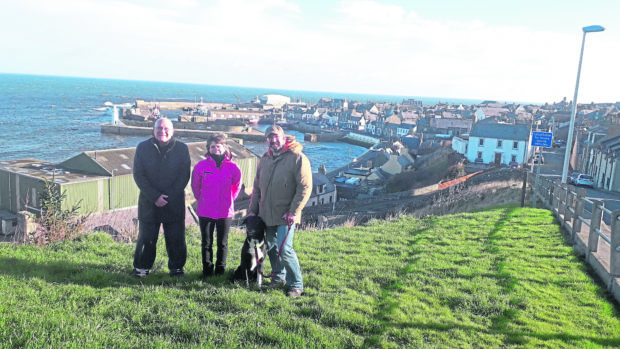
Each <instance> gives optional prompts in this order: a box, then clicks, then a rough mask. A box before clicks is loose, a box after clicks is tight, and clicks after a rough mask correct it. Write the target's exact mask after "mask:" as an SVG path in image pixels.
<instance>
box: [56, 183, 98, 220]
mask: <svg viewBox="0 0 620 349" xmlns="http://www.w3.org/2000/svg"><path fill="white" fill-rule="evenodd" d="M61 190H62V191H65V193H66V195H67V197H66V198H65V200H64V201H63V203H62V208H63V209H70V208H71V207H73V206H74V205H79V206H80V209H79V211H78V213H79V214H88V213H95V212H98V209H99V188H98V182H97V181H89V182H79V183H65V184H63V185H62V186H61ZM80 200H82V201H81V202H80Z"/></svg>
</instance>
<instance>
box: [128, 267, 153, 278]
mask: <svg viewBox="0 0 620 349" xmlns="http://www.w3.org/2000/svg"><path fill="white" fill-rule="evenodd" d="M147 275H149V270H148V269H137V268H134V269H133V271H132V272H131V277H132V278H134V279H144V278H145V277H146V276H147Z"/></svg>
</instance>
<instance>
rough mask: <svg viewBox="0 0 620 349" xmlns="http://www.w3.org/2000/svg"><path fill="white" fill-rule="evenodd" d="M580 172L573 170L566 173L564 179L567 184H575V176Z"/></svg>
mask: <svg viewBox="0 0 620 349" xmlns="http://www.w3.org/2000/svg"><path fill="white" fill-rule="evenodd" d="M580 174H581V173H579V172H573V173H571V174H569V175H568V178H567V179H566V182H568V184H573V185H574V184H575V178H577V177H579V175H580Z"/></svg>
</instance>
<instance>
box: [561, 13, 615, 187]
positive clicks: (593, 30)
mask: <svg viewBox="0 0 620 349" xmlns="http://www.w3.org/2000/svg"><path fill="white" fill-rule="evenodd" d="M582 29H583V39H582V40H581V54H580V55H579V67H578V68H577V83H576V84H575V96H574V97H573V110H572V112H571V115H570V125H569V127H568V139H567V140H566V153H565V154H564V167H563V168H562V184H566V177H567V175H568V163H569V160H570V153H571V150H573V129H574V128H575V115H576V114H577V92H578V91H579V76H580V75H581V61H582V60H583V46H584V45H585V43H586V34H587V33H596V32H602V31H603V30H605V28H603V27H601V26H600V25H591V26H587V27H583V28H582Z"/></svg>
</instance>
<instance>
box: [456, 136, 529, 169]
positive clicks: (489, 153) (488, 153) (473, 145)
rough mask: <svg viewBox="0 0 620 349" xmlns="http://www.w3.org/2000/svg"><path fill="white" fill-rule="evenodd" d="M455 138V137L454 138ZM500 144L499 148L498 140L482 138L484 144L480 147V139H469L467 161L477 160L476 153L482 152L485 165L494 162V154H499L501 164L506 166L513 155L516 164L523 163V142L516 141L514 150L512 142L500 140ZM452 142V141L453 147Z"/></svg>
mask: <svg viewBox="0 0 620 349" xmlns="http://www.w3.org/2000/svg"><path fill="white" fill-rule="evenodd" d="M455 138H456V137H455ZM501 141H502V144H501V146H500V147H498V146H497V142H498V139H497V138H484V144H483V145H480V137H472V136H470V137H469V144H468V145H467V154H466V156H465V157H466V158H467V160H469V161H471V162H473V161H475V160H476V158H478V152H482V161H483V163H485V164H488V163H491V162H494V161H495V154H496V153H501V154H502V159H501V163H502V164H506V165H507V164H508V163H509V162H510V161H511V160H512V156H513V155H514V156H515V158H516V160H515V161H517V162H518V163H520V164H522V163H524V162H525V161H524V159H525V157H526V152H527V148H526V142H525V141H517V148H514V142H515V141H513V140H507V139H502V140H501ZM454 143H455V142H454V140H453V141H452V144H453V147H454Z"/></svg>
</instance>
